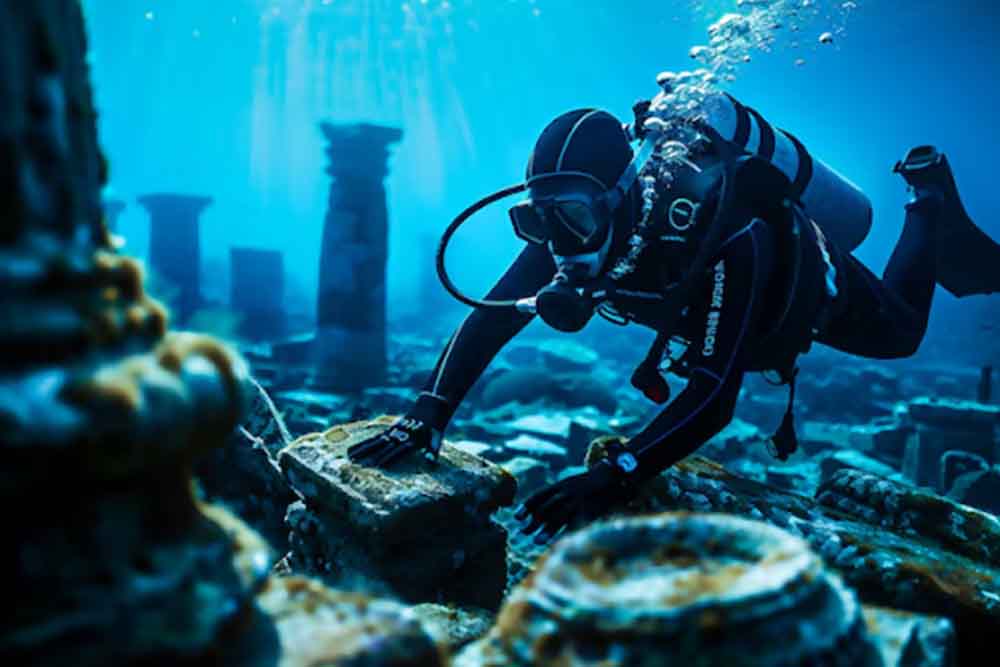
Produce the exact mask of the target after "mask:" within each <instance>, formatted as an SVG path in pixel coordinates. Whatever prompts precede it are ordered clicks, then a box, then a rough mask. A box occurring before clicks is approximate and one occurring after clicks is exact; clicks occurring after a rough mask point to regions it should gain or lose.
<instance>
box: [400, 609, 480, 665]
mask: <svg viewBox="0 0 1000 667" xmlns="http://www.w3.org/2000/svg"><path fill="white" fill-rule="evenodd" d="M409 613H411V614H412V615H413V616H415V617H416V618H417V620H418V621H420V624H421V625H422V626H423V628H424V630H425V631H426V632H427V634H429V635H430V636H431V639H433V640H434V641H435V642H436V643H437V644H438V646H443V647H445V648H447V649H448V652H449V653H455V652H457V651H458V650H459V649H461V648H462V647H463V646H465V645H466V644H468V643H470V642H473V641H475V640H477V639H479V638H480V637H482V636H483V635H485V634H486V633H487V632H489V630H490V626H492V625H493V620H494V616H493V614H490V613H489V612H486V611H483V610H481V609H460V608H458V607H449V606H445V605H440V604H430V603H424V604H418V605H416V606H414V607H410V609H409Z"/></svg>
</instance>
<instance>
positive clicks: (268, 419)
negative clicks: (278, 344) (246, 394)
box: [195, 382, 297, 554]
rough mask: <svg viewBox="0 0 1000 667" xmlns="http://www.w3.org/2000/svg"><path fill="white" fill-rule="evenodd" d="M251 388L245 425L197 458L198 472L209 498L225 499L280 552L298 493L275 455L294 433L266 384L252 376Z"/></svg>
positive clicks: (285, 543) (225, 501)
mask: <svg viewBox="0 0 1000 667" xmlns="http://www.w3.org/2000/svg"><path fill="white" fill-rule="evenodd" d="M251 391H252V392H253V393H252V396H253V398H252V400H251V409H250V411H249V412H248V415H247V417H246V418H244V419H243V423H242V425H240V426H239V427H237V428H236V430H235V431H234V432H233V433H232V434H231V435H230V436H229V438H228V439H227V441H226V444H225V445H224V446H223V447H220V448H218V449H215V450H213V451H211V452H209V453H207V454H206V455H205V456H204V457H202V458H201V459H200V460H199V461H198V462H197V464H196V466H195V475H196V477H197V479H198V483H199V488H200V489H201V490H202V492H203V494H204V496H205V497H206V498H207V499H209V500H212V501H218V502H223V503H225V504H226V506H228V507H230V508H231V509H232V510H233V511H234V512H236V513H237V514H238V515H239V516H240V517H241V518H242V519H243V520H244V521H246V522H248V523H249V524H250V525H251V526H253V527H254V528H255V529H256V530H257V531H259V532H260V533H261V534H262V535H263V536H264V537H265V538H266V539H267V541H268V542H269V543H270V544H271V545H272V546H273V547H274V549H275V550H276V551H277V552H278V553H279V554H280V553H284V552H285V551H286V550H287V547H288V528H287V527H286V526H285V512H286V510H287V509H288V506H289V505H290V504H291V503H293V502H295V500H296V499H297V498H296V496H295V494H294V493H292V490H291V489H290V488H289V487H288V484H287V482H285V479H284V477H283V476H282V474H281V470H279V468H278V464H277V461H276V460H275V458H274V457H275V456H276V455H277V453H278V451H280V450H281V449H282V448H283V447H284V446H286V445H288V444H289V443H290V442H291V436H290V434H289V433H288V429H287V428H286V427H285V423H284V420H283V419H282V417H281V414H280V413H278V411H277V408H276V407H275V405H274V403H273V402H272V401H271V399H270V397H269V396H268V395H267V392H266V391H264V388H263V387H261V386H260V385H259V384H258V383H256V382H252V383H251Z"/></svg>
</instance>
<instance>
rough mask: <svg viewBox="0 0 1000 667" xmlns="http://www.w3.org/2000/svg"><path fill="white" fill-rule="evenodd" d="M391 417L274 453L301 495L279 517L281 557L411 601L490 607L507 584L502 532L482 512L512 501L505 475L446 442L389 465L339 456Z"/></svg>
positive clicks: (328, 577)
mask: <svg viewBox="0 0 1000 667" xmlns="http://www.w3.org/2000/svg"><path fill="white" fill-rule="evenodd" d="M393 421H394V419H393V418H390V417H386V418H382V419H379V420H374V421H369V422H355V423H351V424H345V425H343V426H339V427H336V428H333V429H330V430H328V431H326V432H324V433H318V434H314V435H311V436H305V437H303V438H299V439H298V440H296V441H295V442H294V443H292V444H291V445H290V446H289V447H287V448H286V449H285V450H283V451H282V452H281V454H280V456H279V462H280V465H281V468H282V470H283V471H284V473H285V475H286V479H287V480H288V481H289V483H290V485H291V486H292V488H293V489H294V490H295V491H296V492H297V493H298V494H299V495H300V496H302V497H303V498H304V502H300V503H295V504H293V505H292V506H291V507H290V508H289V512H288V515H287V517H286V522H287V523H288V525H289V527H290V528H291V552H290V554H289V558H288V559H286V562H287V564H288V565H289V566H290V567H291V568H292V570H293V571H296V572H303V573H307V574H316V575H319V576H322V577H323V579H324V580H325V581H327V582H329V583H334V584H337V585H344V584H349V585H351V586H352V587H356V586H358V585H363V586H364V588H365V590H372V591H376V592H379V593H383V594H387V595H389V594H391V595H395V596H398V597H402V598H403V599H406V600H409V601H412V602H425V601H430V602H437V601H449V602H454V603H456V604H460V605H472V606H478V607H483V608H486V609H489V608H495V607H496V606H497V605H498V604H499V602H500V599H501V597H502V595H503V590H504V588H505V585H506V577H507V568H506V532H505V531H504V530H503V528H501V527H500V526H499V525H497V524H496V523H494V522H493V521H492V520H491V519H490V515H491V514H492V513H493V512H494V511H495V510H496V509H498V508H499V507H501V506H504V505H509V504H510V503H511V502H512V501H513V498H514V494H515V491H516V482H515V480H514V478H513V477H512V476H511V475H510V474H509V473H508V472H506V471H504V470H503V469H502V468H500V467H498V466H496V465H494V464H492V463H490V462H488V461H485V460H483V459H480V458H478V457H475V456H472V455H470V454H467V453H466V452H463V451H461V450H459V449H457V448H455V447H452V446H451V445H450V444H449V443H444V445H443V447H442V449H441V454H440V457H439V458H438V460H437V461H436V462H429V461H426V460H424V459H423V458H422V457H418V456H414V457H411V458H410V459H407V460H404V461H401V462H398V463H397V464H396V465H394V466H392V467H391V468H390V469H388V470H382V469H375V468H366V467H362V466H358V465H355V464H353V463H351V462H350V461H349V460H348V459H347V458H346V450H347V448H348V447H350V446H351V445H352V444H354V443H355V442H359V441H361V440H364V439H365V438H367V437H369V436H370V435H373V434H377V433H379V432H380V431H381V430H383V429H385V428H386V426H388V425H389V424H391V423H392V422H393ZM401 554H405V558H404V557H401ZM415 572H419V576H414V573H415Z"/></svg>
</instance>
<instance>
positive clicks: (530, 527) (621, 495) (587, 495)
mask: <svg viewBox="0 0 1000 667" xmlns="http://www.w3.org/2000/svg"><path fill="white" fill-rule="evenodd" d="M637 467H638V464H637V462H636V459H635V456H633V455H632V453H631V452H629V451H628V450H627V449H625V447H624V446H622V445H614V446H612V447H609V448H608V455H607V458H604V459H602V460H600V461H598V462H597V463H596V464H594V465H593V466H592V467H591V468H590V469H589V470H588V471H587V472H585V473H582V474H579V475H573V476H571V477H567V478H566V479H563V480H560V481H558V482H556V483H555V484H552V485H550V486H547V487H545V488H544V489H542V490H541V491H538V492H536V493H534V494H533V495H532V496H531V497H529V498H528V499H527V500H525V501H524V504H523V505H521V507H520V508H518V510H517V513H516V514H515V515H514V518H515V519H516V520H518V521H527V524H526V525H525V526H523V527H522V528H520V530H521V532H522V533H524V534H525V535H531V534H532V533H534V532H535V531H538V534H537V535H535V539H534V541H535V543H536V544H545V543H546V542H548V541H549V540H551V539H552V538H553V537H555V536H556V534H557V533H559V532H560V531H561V530H562V529H563V528H566V527H568V526H575V525H577V524H581V523H586V522H589V521H593V520H595V519H598V518H600V517H601V516H603V515H604V514H606V513H607V512H609V511H610V510H612V509H613V508H614V507H615V506H617V505H619V504H621V503H623V502H626V501H628V500H629V499H631V498H632V497H633V496H634V495H635V491H636V486H635V483H634V473H635V470H636V468H637Z"/></svg>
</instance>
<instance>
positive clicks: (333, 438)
mask: <svg viewBox="0 0 1000 667" xmlns="http://www.w3.org/2000/svg"><path fill="white" fill-rule="evenodd" d="M349 435H350V434H349V433H348V432H347V431H345V430H344V429H343V427H341V426H334V427H333V428H331V429H330V430H328V431H324V432H323V439H324V440H326V441H327V442H341V441H343V440H347V438H348V436H349Z"/></svg>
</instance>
